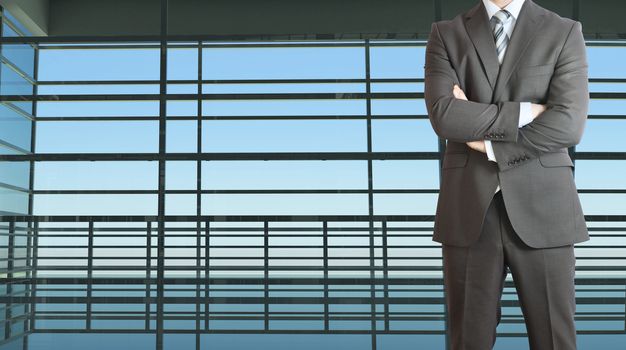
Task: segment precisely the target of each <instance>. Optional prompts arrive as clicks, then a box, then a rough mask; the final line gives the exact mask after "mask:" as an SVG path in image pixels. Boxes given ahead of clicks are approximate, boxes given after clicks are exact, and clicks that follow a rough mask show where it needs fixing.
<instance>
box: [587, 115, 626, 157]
mask: <svg viewBox="0 0 626 350" xmlns="http://www.w3.org/2000/svg"><path fill="white" fill-rule="evenodd" d="M625 128H626V119H624V120H606V119H589V120H587V124H586V126H585V131H584V133H583V137H582V139H581V141H580V143H579V144H578V145H576V151H577V152H624V151H626V138H625V137H624V129H625Z"/></svg>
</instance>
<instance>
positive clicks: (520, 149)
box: [424, 21, 589, 170]
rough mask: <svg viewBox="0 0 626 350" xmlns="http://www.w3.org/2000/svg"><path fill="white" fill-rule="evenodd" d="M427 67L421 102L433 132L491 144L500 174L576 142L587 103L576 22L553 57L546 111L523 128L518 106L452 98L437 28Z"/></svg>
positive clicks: (451, 78) (452, 80)
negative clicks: (520, 123)
mask: <svg viewBox="0 0 626 350" xmlns="http://www.w3.org/2000/svg"><path fill="white" fill-rule="evenodd" d="M530 49H532V48H530ZM425 63H426V64H425V76H424V77H425V79H424V98H425V102H426V108H427V111H428V116H429V119H430V122H431V125H432V127H433V129H434V131H435V133H436V134H437V135H438V136H439V137H441V138H444V139H448V140H451V141H455V142H464V143H468V146H470V145H471V143H472V142H475V141H484V140H491V141H494V142H492V145H491V146H492V148H493V152H494V155H495V158H496V162H497V164H498V167H499V169H500V170H506V169H509V168H513V167H515V166H517V165H519V164H520V161H519V160H520V159H531V158H536V157H539V156H540V155H541V154H543V153H548V152H554V151H557V150H559V149H561V148H567V147H571V146H574V145H576V144H578V143H579V142H580V139H581V137H582V134H583V130H584V127H585V121H586V119H587V111H588V103H589V90H588V73H587V68H588V65H587V57H586V49H585V41H584V38H583V35H582V26H581V24H580V22H578V21H574V22H573V25H572V27H571V28H570V31H569V33H568V35H567V38H566V40H565V43H564V44H563V47H562V48H561V52H560V53H559V56H558V58H557V62H556V65H555V69H554V73H553V76H552V79H551V81H550V86H549V93H548V98H547V101H546V109H545V111H544V112H542V113H541V114H538V116H537V117H536V118H535V119H533V120H532V121H531V122H530V123H528V124H526V125H523V126H521V127H520V126H519V112H520V105H521V103H522V102H515V101H499V102H497V103H492V104H489V103H479V102H474V101H468V100H465V99H462V98H457V97H456V96H455V94H454V93H453V86H454V85H455V84H458V79H457V75H456V72H455V71H454V69H453V68H452V65H451V64H450V61H449V58H448V53H447V51H446V48H445V45H444V43H443V41H442V39H441V35H440V33H439V29H438V26H437V23H433V24H432V27H431V32H430V37H429V39H428V44H427V45H426V62H425Z"/></svg>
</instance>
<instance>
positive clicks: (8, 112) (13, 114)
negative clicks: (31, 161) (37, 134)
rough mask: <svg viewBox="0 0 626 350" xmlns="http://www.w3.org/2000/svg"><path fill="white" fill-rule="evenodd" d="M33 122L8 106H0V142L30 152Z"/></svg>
mask: <svg viewBox="0 0 626 350" xmlns="http://www.w3.org/2000/svg"><path fill="white" fill-rule="evenodd" d="M31 125H32V121H31V120H30V119H28V118H26V117H25V116H24V115H22V114H21V113H20V112H18V111H16V110H14V109H13V108H11V107H10V105H7V104H0V140H1V141H2V142H3V143H8V144H10V145H13V146H17V147H19V148H21V149H23V150H27V151H29V150H30V133H31Z"/></svg>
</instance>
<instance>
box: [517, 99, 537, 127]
mask: <svg viewBox="0 0 626 350" xmlns="http://www.w3.org/2000/svg"><path fill="white" fill-rule="evenodd" d="M533 119H534V118H533V111H532V109H531V107H530V102H520V104H519V122H518V126H517V127H518V128H521V127H522V126H524V125H526V124H528V123H530V122H532V121H533Z"/></svg>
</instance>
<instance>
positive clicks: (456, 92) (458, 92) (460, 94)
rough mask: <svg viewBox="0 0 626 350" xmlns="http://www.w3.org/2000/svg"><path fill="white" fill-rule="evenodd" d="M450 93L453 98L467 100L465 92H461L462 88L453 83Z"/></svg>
mask: <svg viewBox="0 0 626 350" xmlns="http://www.w3.org/2000/svg"><path fill="white" fill-rule="evenodd" d="M452 93H453V94H454V97H455V98H458V99H461V100H466V101H467V97H466V96H465V92H463V90H462V89H461V88H460V87H459V86H458V85H457V84H454V86H453V87H452Z"/></svg>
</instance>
